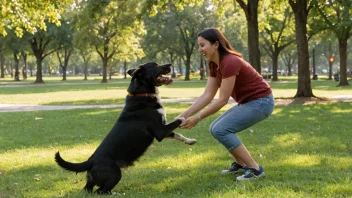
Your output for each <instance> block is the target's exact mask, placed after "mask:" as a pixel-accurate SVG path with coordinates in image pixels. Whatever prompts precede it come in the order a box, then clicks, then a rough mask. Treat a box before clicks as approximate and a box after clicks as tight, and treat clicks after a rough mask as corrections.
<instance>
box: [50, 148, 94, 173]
mask: <svg viewBox="0 0 352 198" xmlns="http://www.w3.org/2000/svg"><path fill="white" fill-rule="evenodd" d="M55 161H56V163H57V164H58V165H59V166H61V167H62V168H64V169H66V170H69V171H73V172H76V173H78V172H84V171H87V170H89V169H90V168H91V167H92V165H91V163H90V162H89V161H85V162H82V163H71V162H68V161H65V160H64V159H62V158H61V156H60V153H59V152H56V153H55Z"/></svg>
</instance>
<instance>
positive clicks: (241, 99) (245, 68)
mask: <svg viewBox="0 0 352 198" xmlns="http://www.w3.org/2000/svg"><path fill="white" fill-rule="evenodd" d="M209 75H210V77H215V78H216V80H217V82H218V84H219V87H220V85H221V80H222V79H225V78H228V77H231V76H234V75H236V82H235V87H234V89H233V91H232V94H231V97H232V98H233V99H234V100H235V101H236V102H237V103H239V104H243V103H246V102H248V101H251V100H255V99H258V98H261V97H265V96H267V95H269V94H271V93H272V91H271V88H270V86H269V84H268V83H267V82H266V81H265V80H264V79H263V77H262V76H261V75H260V74H259V73H258V72H257V71H256V70H255V69H254V68H253V67H252V66H251V65H250V64H249V63H247V62H246V61H245V60H243V58H241V57H238V56H236V55H233V54H226V55H223V56H222V57H221V58H220V65H219V67H218V66H217V65H216V64H215V63H214V62H210V64H209Z"/></svg>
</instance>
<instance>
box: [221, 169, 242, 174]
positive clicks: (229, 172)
mask: <svg viewBox="0 0 352 198" xmlns="http://www.w3.org/2000/svg"><path fill="white" fill-rule="evenodd" d="M244 172H245V171H244V170H238V171H228V170H222V171H221V172H220V174H221V175H233V174H237V173H244Z"/></svg>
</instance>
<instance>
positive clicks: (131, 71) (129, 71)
mask: <svg viewBox="0 0 352 198" xmlns="http://www.w3.org/2000/svg"><path fill="white" fill-rule="evenodd" d="M134 71H136V69H130V70H128V71H127V73H128V75H130V76H131V77H133V72H134Z"/></svg>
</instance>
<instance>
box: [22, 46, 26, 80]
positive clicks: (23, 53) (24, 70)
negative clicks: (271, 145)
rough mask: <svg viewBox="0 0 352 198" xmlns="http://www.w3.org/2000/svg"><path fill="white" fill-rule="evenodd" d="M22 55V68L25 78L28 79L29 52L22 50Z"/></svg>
mask: <svg viewBox="0 0 352 198" xmlns="http://www.w3.org/2000/svg"><path fill="white" fill-rule="evenodd" d="M22 57H23V63H24V67H23V70H22V74H23V79H27V54H26V53H25V52H22Z"/></svg>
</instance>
